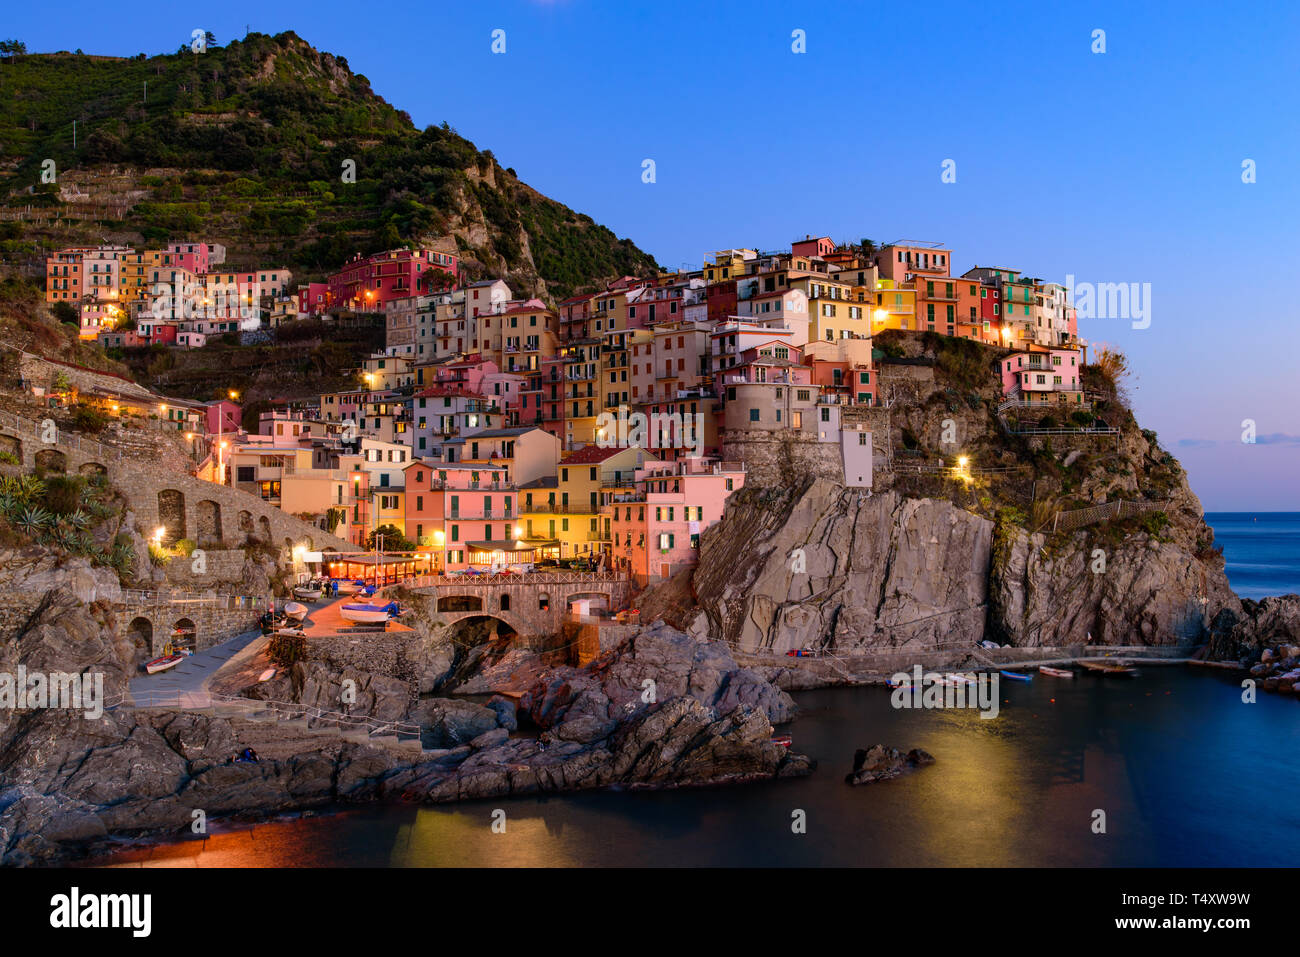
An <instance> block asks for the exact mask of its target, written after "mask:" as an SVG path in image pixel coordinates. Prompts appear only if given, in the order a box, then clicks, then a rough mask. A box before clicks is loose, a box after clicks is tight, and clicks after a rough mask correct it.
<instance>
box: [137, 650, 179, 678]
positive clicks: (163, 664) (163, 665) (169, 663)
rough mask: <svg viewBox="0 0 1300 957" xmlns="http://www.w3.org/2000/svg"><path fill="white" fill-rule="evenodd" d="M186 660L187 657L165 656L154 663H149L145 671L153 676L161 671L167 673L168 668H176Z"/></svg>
mask: <svg viewBox="0 0 1300 957" xmlns="http://www.w3.org/2000/svg"><path fill="white" fill-rule="evenodd" d="M184 660H185V655H163V656H162V657H161V658H155V659H154V660H153V661H147V662H145V665H144V670H145V671H147V672H148V673H149V674H151V675H156V674H157V673H158V672H160V671H166V670H167V669H168V668H175V667H176V666H177V665H179V664H180V663H181V662H182V661H184Z"/></svg>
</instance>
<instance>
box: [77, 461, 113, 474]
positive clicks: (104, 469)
mask: <svg viewBox="0 0 1300 957" xmlns="http://www.w3.org/2000/svg"><path fill="white" fill-rule="evenodd" d="M77 474H79V475H86V476H90V475H107V474H108V466H106V465H100V464H99V463H98V462H83V463H82V464H81V465H78V466H77Z"/></svg>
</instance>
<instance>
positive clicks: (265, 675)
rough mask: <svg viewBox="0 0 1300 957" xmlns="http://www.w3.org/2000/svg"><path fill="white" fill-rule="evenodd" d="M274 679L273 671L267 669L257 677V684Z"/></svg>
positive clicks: (272, 669)
mask: <svg viewBox="0 0 1300 957" xmlns="http://www.w3.org/2000/svg"><path fill="white" fill-rule="evenodd" d="M274 677H275V669H274V668H267V669H266V670H265V671H263V672H262V673H261V674H260V675H258V676H257V680H258V681H259V682H262V681H270V680H271V679H272V678H274Z"/></svg>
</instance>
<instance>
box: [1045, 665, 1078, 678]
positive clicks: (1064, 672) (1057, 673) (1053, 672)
mask: <svg viewBox="0 0 1300 957" xmlns="http://www.w3.org/2000/svg"><path fill="white" fill-rule="evenodd" d="M1038 670H1039V672H1040V673H1041V674H1045V675H1050V676H1051V677H1053V678H1073V677H1074V672H1073V671H1070V670H1069V669H1068V668H1049V667H1048V666H1047V665H1039V666H1038Z"/></svg>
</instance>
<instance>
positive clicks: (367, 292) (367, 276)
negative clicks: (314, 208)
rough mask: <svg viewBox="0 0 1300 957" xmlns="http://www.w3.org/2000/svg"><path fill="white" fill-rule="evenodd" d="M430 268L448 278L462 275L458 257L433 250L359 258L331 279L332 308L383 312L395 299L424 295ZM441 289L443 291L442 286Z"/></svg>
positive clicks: (348, 263) (415, 250) (411, 250)
mask: <svg viewBox="0 0 1300 957" xmlns="http://www.w3.org/2000/svg"><path fill="white" fill-rule="evenodd" d="M430 269H433V270H438V271H441V272H443V273H445V274H446V275H447V276H448V277H449V281H450V282H451V284H452V285H454V284H455V281H456V278H457V277H458V276H459V274H460V263H459V260H458V258H457V257H456V256H453V255H451V254H449V253H441V252H435V251H434V250H432V249H390V250H388V251H387V252H382V253H375V254H374V255H373V256H356V257H354V258H353V259H351V260H349V261H348V262H347V264H346V265H345V266H344V267H343V268H342V269H341V270H339V271H338V272H336V273H335V274H334V275H332V276H330V277H329V305H330V307H332V308H340V309H352V310H355V311H357V312H383V311H384V307H385V306H386V305H387V304H388V303H389V302H392V301H393V300H394V299H408V298H410V297H411V296H420V295H425V294H426V293H429V292H431V291H434V290H433V289H432V284H431V283H430V282H429V281H428V280H426V279H425V278H424V274H425V273H426V272H428V271H429V270H430ZM439 288H444V287H443V286H442V284H439Z"/></svg>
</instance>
